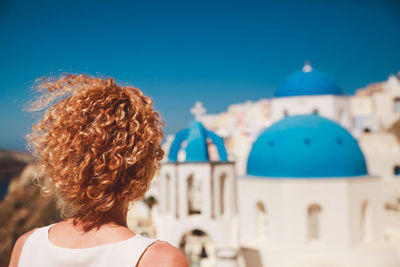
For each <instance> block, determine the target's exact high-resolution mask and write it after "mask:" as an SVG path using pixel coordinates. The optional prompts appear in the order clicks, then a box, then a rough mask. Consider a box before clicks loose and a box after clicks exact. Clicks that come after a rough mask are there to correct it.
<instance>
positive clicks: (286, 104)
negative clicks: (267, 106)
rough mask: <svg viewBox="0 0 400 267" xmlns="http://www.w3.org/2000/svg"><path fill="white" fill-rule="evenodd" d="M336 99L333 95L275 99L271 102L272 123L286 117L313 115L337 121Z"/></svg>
mask: <svg viewBox="0 0 400 267" xmlns="http://www.w3.org/2000/svg"><path fill="white" fill-rule="evenodd" d="M335 97H336V96H333V95H313V96H294V97H278V98H273V99H272V100H271V122H272V123H275V122H277V121H279V120H281V119H283V118H284V117H285V116H292V115H298V114H312V113H318V114H319V115H320V116H324V117H326V118H330V119H333V120H336V116H337V114H336V110H335Z"/></svg>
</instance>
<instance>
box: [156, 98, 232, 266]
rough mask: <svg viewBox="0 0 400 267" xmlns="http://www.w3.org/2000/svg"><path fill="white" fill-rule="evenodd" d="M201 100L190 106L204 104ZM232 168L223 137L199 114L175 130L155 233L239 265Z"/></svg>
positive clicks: (198, 255)
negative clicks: (207, 125) (204, 122)
mask: <svg viewBox="0 0 400 267" xmlns="http://www.w3.org/2000/svg"><path fill="white" fill-rule="evenodd" d="M198 103H199V102H197V103H196V106H195V107H194V108H192V112H193V111H195V112H196V110H197V111H200V110H201V109H200V106H201V104H200V105H199V104H198ZM202 112H204V109H203V110H202ZM193 113H194V112H193ZM196 118H198V116H197V115H196ZM234 169H235V168H234V163H233V162H230V161H228V157H227V153H226V149H225V146H224V141H223V139H222V138H221V137H219V136H218V135H216V134H215V133H213V132H211V131H209V130H207V129H206V128H205V127H204V126H203V125H202V123H201V122H199V121H198V120H195V121H194V122H192V124H191V125H190V126H189V127H188V128H187V129H184V130H182V131H180V132H178V133H177V134H176V136H175V139H174V141H173V142H172V144H171V147H170V150H169V154H168V162H165V163H163V164H162V167H161V171H160V175H159V178H158V179H159V180H158V196H159V202H160V206H159V209H158V212H157V214H156V216H155V224H156V229H157V236H158V237H159V238H160V239H162V240H166V241H168V242H170V243H171V244H173V245H174V246H176V247H180V248H181V249H183V250H184V251H185V253H186V255H187V257H188V260H189V261H196V260H205V259H204V257H207V258H209V259H207V260H209V261H211V262H215V264H214V266H217V267H220V266H221V267H222V266H226V267H228V266H229V267H234V266H237V252H238V249H239V243H238V211H237V193H236V191H237V189H236V175H235V170H234ZM188 254H190V255H188Z"/></svg>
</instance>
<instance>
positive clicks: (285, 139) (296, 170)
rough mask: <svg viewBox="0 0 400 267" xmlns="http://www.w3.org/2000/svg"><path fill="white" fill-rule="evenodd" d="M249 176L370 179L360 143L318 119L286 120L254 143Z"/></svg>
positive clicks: (269, 129) (334, 124) (292, 118)
mask: <svg viewBox="0 0 400 267" xmlns="http://www.w3.org/2000/svg"><path fill="white" fill-rule="evenodd" d="M247 174H248V175H253V176H262V177H287V178H296V177H298V178H317V177H332V178H334V177H351V176H361V175H367V174H368V172H367V167H366V163H365V159H364V156H363V153H362V151H361V149H360V147H359V146H358V143H357V140H356V139H354V137H353V136H352V135H351V134H350V133H349V132H348V131H347V130H345V129H344V128H343V127H342V126H340V125H339V124H337V123H336V122H334V121H331V120H328V119H325V118H322V117H320V116H318V115H296V116H290V117H286V118H284V119H282V120H280V121H278V122H277V123H275V124H273V125H272V126H270V127H269V128H267V129H266V130H265V131H264V132H263V133H262V134H261V135H260V136H259V137H258V139H257V140H256V141H255V142H254V144H253V147H252V149H251V151H250V155H249V157H248V161H247Z"/></svg>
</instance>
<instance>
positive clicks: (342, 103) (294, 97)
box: [271, 63, 352, 129]
mask: <svg viewBox="0 0 400 267" xmlns="http://www.w3.org/2000/svg"><path fill="white" fill-rule="evenodd" d="M313 113H315V114H319V115H321V116H323V117H326V118H329V119H332V120H334V121H337V122H339V123H340V124H341V125H342V126H344V127H346V128H347V129H351V127H352V124H351V114H350V102H349V98H348V97H347V96H346V95H345V94H344V92H343V89H342V88H341V87H340V85H339V84H338V83H337V82H336V81H335V80H334V79H333V78H331V77H330V76H329V75H327V74H326V73H324V72H321V71H318V70H313V68H312V67H311V66H310V65H309V64H307V63H306V65H305V66H304V67H303V69H302V70H301V71H297V72H295V73H293V74H291V75H290V76H289V77H288V78H287V79H286V81H284V83H283V84H282V85H281V86H280V87H279V88H278V89H277V90H276V91H275V94H274V97H273V98H272V100H271V121H272V122H277V121H279V120H281V119H282V118H284V117H286V116H291V115H299V114H313Z"/></svg>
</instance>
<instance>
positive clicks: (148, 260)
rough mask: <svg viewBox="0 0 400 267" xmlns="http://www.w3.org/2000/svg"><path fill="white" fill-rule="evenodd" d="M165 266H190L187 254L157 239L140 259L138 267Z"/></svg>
mask: <svg viewBox="0 0 400 267" xmlns="http://www.w3.org/2000/svg"><path fill="white" fill-rule="evenodd" d="M147 266H165V267H172V266H174V267H188V266H189V264H188V262H187V260H186V257H185V255H184V254H183V253H182V252H181V251H180V250H179V249H177V248H176V247H174V246H172V245H171V244H169V243H168V242H165V241H160V240H158V241H156V242H154V243H153V244H152V245H151V246H149V247H148V248H147V250H146V252H145V253H144V254H143V256H142V258H141V259H140V261H139V264H138V267H147Z"/></svg>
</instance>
